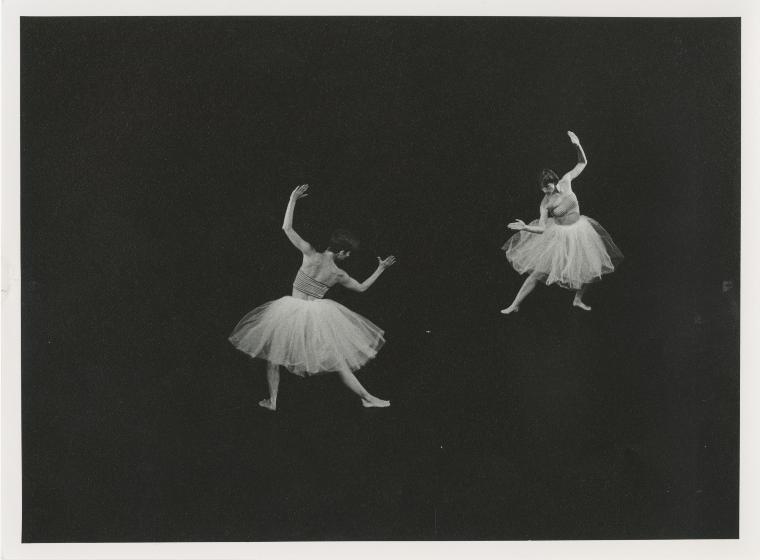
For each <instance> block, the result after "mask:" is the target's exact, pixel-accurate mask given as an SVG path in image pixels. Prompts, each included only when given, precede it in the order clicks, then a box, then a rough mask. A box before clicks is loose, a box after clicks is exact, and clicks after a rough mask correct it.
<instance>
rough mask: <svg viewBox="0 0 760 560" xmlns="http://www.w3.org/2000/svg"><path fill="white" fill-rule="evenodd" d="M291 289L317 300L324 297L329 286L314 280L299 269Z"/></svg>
mask: <svg viewBox="0 0 760 560" xmlns="http://www.w3.org/2000/svg"><path fill="white" fill-rule="evenodd" d="M293 287H294V288H295V289H296V290H298V291H299V292H301V293H302V294H306V295H307V296H311V297H315V298H319V299H322V298H323V297H325V294H326V293H327V290H329V289H330V286H328V285H327V284H323V283H322V282H320V281H319V280H314V278H312V277H311V276H309V275H308V274H306V273H305V272H304V271H303V270H300V269H299V270H298V274H296V279H295V280H294V281H293Z"/></svg>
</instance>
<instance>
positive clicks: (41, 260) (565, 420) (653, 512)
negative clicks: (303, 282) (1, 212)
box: [21, 17, 740, 542]
mask: <svg viewBox="0 0 760 560" xmlns="http://www.w3.org/2000/svg"><path fill="white" fill-rule="evenodd" d="M21 32H22V33H21V79H22V80H21V95H22V115H21V117H22V135H21V149H22V153H21V155H22V185H21V198H22V216H21V218H22V222H21V227H22V232H21V233H22V255H21V257H22V274H23V302H22V360H23V365H22V414H23V418H22V424H23V433H22V441H23V540H24V541H25V542H50V541H91V542H94V541H156V540H166V541H174V540H198V541H206V540H234V541H252V540H322V539H353V540H360V539H548V538H551V539H575V538H585V539H590V538H697V537H699V538H713V537H721V538H726V537H736V536H737V535H738V454H739V449H738V435H739V428H738V394H739V388H738V331H737V323H738V316H737V313H736V304H737V299H738V297H737V296H736V295H735V294H736V291H737V290H736V289H735V290H733V291H732V292H729V293H728V294H722V293H721V281H722V280H727V279H729V280H733V281H734V282H735V283H736V282H737V280H738V270H739V198H740V196H739V195H740V185H739V147H740V145H739V141H740V126H739V125H740V115H739V101H740V97H739V95H740V94H739V92H740V81H739V64H740V56H739V55H740V50H739V49H740V41H739V39H740V37H739V20H738V19H702V20H696V19H686V20H670V19H658V20H653V19H635V20H619V19H570V18H561V19H560V18H556V19H532V18H248V17H245V18H243V17H240V18H22V24H21ZM567 130H573V131H575V132H576V133H577V134H578V136H579V137H580V139H581V142H582V144H583V146H584V148H585V150H586V153H587V155H588V158H589V165H588V167H587V168H586V170H585V171H584V173H583V175H582V176H581V177H580V178H579V179H577V180H576V181H575V183H574V188H575V191H576V193H577V194H578V196H579V199H580V202H581V209H582V211H583V213H584V214H587V215H589V216H591V217H593V218H595V219H597V220H598V221H599V222H601V223H602V224H603V225H604V226H605V227H606V228H607V229H608V231H609V232H610V233H611V234H612V236H613V238H614V239H615V241H616V242H617V244H618V245H619V246H620V248H621V249H622V251H623V252H624V254H625V256H626V260H625V261H624V262H623V264H622V265H621V267H620V268H619V270H617V271H616V272H615V273H614V274H613V275H611V276H609V277H608V278H607V279H605V281H604V282H602V283H601V284H599V285H595V286H593V287H592V288H591V289H590V290H589V293H588V296H587V298H586V299H587V302H588V303H589V304H591V305H592V306H593V307H594V310H593V311H592V312H591V313H590V314H584V313H581V312H580V311H576V310H573V309H572V308H571V306H570V302H571V298H572V295H571V294H570V293H569V292H567V291H564V290H560V289H558V288H545V287H539V288H537V289H536V291H535V293H534V294H533V295H532V296H531V297H530V299H528V300H527V301H526V302H525V304H524V305H523V307H522V309H521V311H520V313H519V314H518V315H516V316H513V317H509V318H506V317H503V316H501V315H500V314H499V313H498V310H499V309H500V308H502V307H504V306H506V305H507V304H508V303H509V302H510V301H511V300H512V298H513V296H514V293H515V292H516V290H517V289H518V287H519V285H520V283H521V281H522V279H521V278H520V277H519V276H518V275H517V274H516V273H515V272H514V271H513V270H512V269H511V268H510V267H509V266H508V263H506V261H505V260H504V257H503V254H502V253H500V252H499V250H498V249H499V247H500V246H501V244H502V243H503V242H504V241H505V239H506V238H507V236H508V232H507V230H506V224H507V223H508V222H509V221H511V220H512V219H514V218H518V217H519V218H523V219H525V220H526V221H527V220H529V219H533V218H535V217H537V214H538V203H539V201H540V197H541V195H540V193H539V191H538V190H537V185H536V174H537V172H538V170H539V169H540V168H541V167H552V168H554V169H556V170H557V171H558V172H560V173H563V172H565V171H567V170H568V169H569V168H570V167H572V165H574V163H575V151H574V149H573V147H572V145H571V144H570V142H569V140H568V138H567V135H566V131H567ZM301 183H309V184H310V185H311V190H310V193H311V194H310V196H309V197H308V198H306V199H304V200H303V201H302V202H300V203H299V205H298V208H297V210H296V218H295V226H296V230H297V231H299V233H301V234H302V236H303V237H305V238H306V239H308V240H310V241H312V242H313V243H315V244H316V245H320V244H321V243H323V242H324V240H325V239H326V238H327V236H328V235H329V232H330V230H331V229H332V228H334V227H339V226H340V227H348V228H351V229H354V230H355V231H356V232H357V233H358V234H359V235H360V237H361V238H362V241H363V250H362V251H361V252H359V253H357V254H356V255H355V256H354V257H353V258H352V259H351V261H350V262H349V263H347V264H346V269H347V270H348V271H349V272H350V273H351V274H352V275H354V276H355V277H357V278H358V279H359V280H362V279H363V278H364V277H365V276H366V275H368V274H369V273H370V272H371V271H372V270H373V269H374V266H375V263H376V260H375V257H376V256H377V255H383V256H385V255H387V254H390V253H393V254H395V255H396V256H397V257H398V259H399V263H398V265H397V266H395V267H394V268H392V269H391V270H389V271H388V272H387V273H386V274H385V275H384V276H383V277H382V278H381V279H380V280H379V281H378V283H377V284H376V285H375V286H374V287H373V288H372V289H371V290H370V291H369V292H367V293H366V294H362V295H359V296H357V295H354V294H349V293H346V292H343V291H340V290H337V289H336V290H335V293H334V294H333V293H331V297H334V298H335V299H337V300H338V301H341V302H342V303H344V304H346V305H348V306H349V307H351V308H352V309H354V310H356V311H357V312H359V313H361V314H363V315H365V316H366V317H368V318H370V319H371V320H372V321H373V322H375V323H377V324H378V325H380V326H382V327H383V328H384V329H385V330H386V334H387V338H388V344H387V345H386V347H385V348H384V349H383V351H382V352H381V354H380V355H379V357H378V358H377V360H375V361H374V362H373V363H372V364H371V365H369V366H368V367H367V368H366V369H365V370H363V371H362V372H361V373H360V374H359V377H360V379H361V380H362V382H363V383H365V384H366V386H367V387H368V388H369V389H370V390H371V391H372V392H374V393H376V394H378V395H379V396H381V397H385V398H389V399H391V401H392V402H393V406H392V407H391V408H390V409H388V410H364V409H361V407H360V406H358V402H357V401H356V399H355V397H354V396H353V395H352V394H351V393H349V392H348V391H347V390H346V389H344V388H343V387H342V386H341V385H340V383H339V381H338V380H337V379H335V378H334V377H333V376H326V377H324V376H323V377H319V378H315V379H308V380H299V379H297V378H295V377H292V376H289V375H287V376H285V377H284V379H283V385H282V389H281V399H280V410H279V411H278V412H277V414H274V415H272V414H266V413H265V412H264V411H261V410H259V409H258V407H257V406H256V405H255V403H256V402H257V401H258V400H259V399H260V398H262V397H263V396H265V395H266V388H265V382H264V375H263V371H264V366H263V363H261V362H251V361H250V360H248V359H246V358H245V357H244V356H243V355H240V354H238V353H236V352H235V351H234V350H233V349H232V348H231V347H230V345H229V344H228V343H227V340H226V337H227V336H228V334H229V332H230V331H231V329H232V327H234V325H235V323H236V322H237V320H238V319H240V317H242V315H243V314H245V313H246V312H247V311H249V310H250V309H251V308H253V307H255V306H257V305H260V304H261V303H264V302H265V301H267V300H270V299H274V298H277V297H280V296H282V295H285V294H287V293H289V291H290V283H291V282H292V278H293V276H294V273H295V271H296V269H297V268H298V266H299V263H300V255H299V254H298V252H297V251H296V250H295V249H293V248H292V246H291V245H290V244H289V243H288V241H287V239H286V238H285V236H284V235H283V234H282V232H281V230H280V225H281V221H282V215H283V212H284V209H285V205H286V202H287V197H288V194H289V192H290V190H291V189H292V188H293V187H294V186H295V185H297V184H301ZM737 288H738V286H737Z"/></svg>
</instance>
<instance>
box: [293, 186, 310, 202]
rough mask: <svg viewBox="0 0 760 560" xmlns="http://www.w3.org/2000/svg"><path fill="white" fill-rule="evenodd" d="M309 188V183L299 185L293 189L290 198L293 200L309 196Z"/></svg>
mask: <svg viewBox="0 0 760 560" xmlns="http://www.w3.org/2000/svg"><path fill="white" fill-rule="evenodd" d="M308 189H309V185H299V186H297V187H296V188H295V189H293V192H292V193H290V199H291V200H298V199H299V198H304V197H307V196H309V195H308V193H307V192H306V191H307V190H308Z"/></svg>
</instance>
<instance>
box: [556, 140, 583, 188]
mask: <svg viewBox="0 0 760 560" xmlns="http://www.w3.org/2000/svg"><path fill="white" fill-rule="evenodd" d="M567 135H568V136H569V137H570V142H572V143H573V144H575V150H576V151H577V152H578V163H576V164H575V167H573V168H572V169H571V170H570V171H568V172H567V173H565V174H564V175H563V176H562V179H560V181H559V182H560V183H562V182H569V181H572V180H573V179H575V178H576V177H577V176H578V175H580V174H581V172H582V171H583V169H584V168H585V167H586V164H587V163H588V160H587V159H586V154H585V152H584V151H583V148H582V147H581V141H580V140H578V137H577V136H576V135H575V133H574V132H571V131H569V130H568V131H567Z"/></svg>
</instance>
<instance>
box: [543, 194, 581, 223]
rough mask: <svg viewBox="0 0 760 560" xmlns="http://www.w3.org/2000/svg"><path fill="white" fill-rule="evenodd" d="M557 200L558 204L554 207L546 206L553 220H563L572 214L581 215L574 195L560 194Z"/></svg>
mask: <svg viewBox="0 0 760 560" xmlns="http://www.w3.org/2000/svg"><path fill="white" fill-rule="evenodd" d="M557 198H558V202H557V203H556V204H554V205H551V204H550V205H547V210H548V211H549V216H551V217H553V218H563V217H565V216H568V215H570V214H572V213H576V214H579V215H580V213H581V210H580V205H579V204H578V198H577V197H576V196H575V193H573V192H570V193H562V194H560V196H559V197H557Z"/></svg>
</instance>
